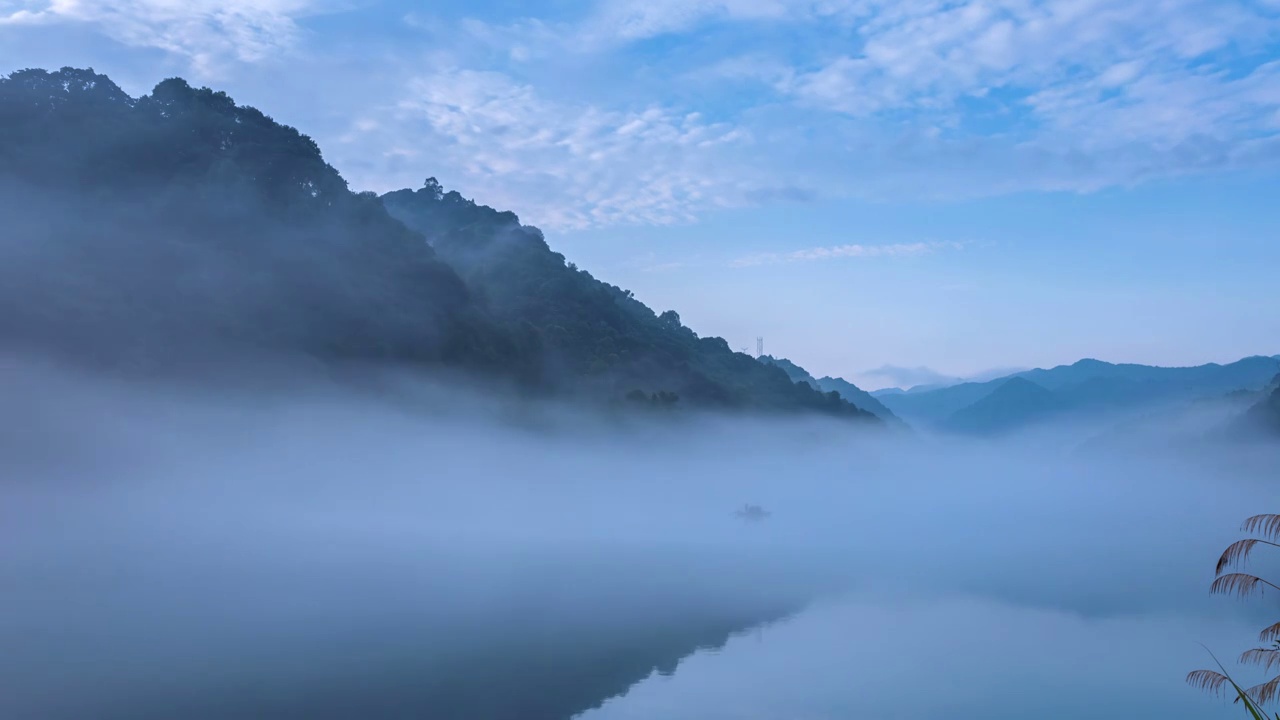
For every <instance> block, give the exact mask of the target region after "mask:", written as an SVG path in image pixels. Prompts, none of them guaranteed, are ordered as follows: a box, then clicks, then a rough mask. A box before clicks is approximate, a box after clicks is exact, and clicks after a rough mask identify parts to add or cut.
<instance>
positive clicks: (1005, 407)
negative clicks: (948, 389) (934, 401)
mask: <svg viewBox="0 0 1280 720" xmlns="http://www.w3.org/2000/svg"><path fill="white" fill-rule="evenodd" d="M996 382H997V383H998V384H997V387H996V388H995V389H994V390H992V391H991V393H990V394H988V395H986V396H985V397H983V398H982V399H981V400H978V401H977V402H975V403H973V404H972V405H968V406H966V407H964V408H962V409H960V410H958V411H956V412H955V413H953V414H952V415H951V417H949V418H947V420H946V422H945V423H944V426H945V427H946V428H947V429H949V430H953V431H956V432H963V433H976V434H993V433H1001V432H1006V431H1009V430H1013V429H1016V428H1020V427H1023V426H1025V425H1027V424H1029V423H1031V422H1034V421H1037V420H1043V419H1046V418H1048V417H1051V416H1052V415H1054V414H1056V413H1059V412H1061V411H1062V410H1064V409H1065V404H1064V403H1063V402H1062V400H1061V399H1060V398H1058V397H1057V396H1056V395H1055V394H1054V393H1052V392H1050V391H1049V390H1046V389H1045V388H1043V387H1041V386H1039V385H1037V384H1036V383H1034V382H1032V381H1030V380H1028V379H1026V378H1023V377H1016V376H1015V377H1012V378H1008V379H1006V380H1004V381H996Z"/></svg>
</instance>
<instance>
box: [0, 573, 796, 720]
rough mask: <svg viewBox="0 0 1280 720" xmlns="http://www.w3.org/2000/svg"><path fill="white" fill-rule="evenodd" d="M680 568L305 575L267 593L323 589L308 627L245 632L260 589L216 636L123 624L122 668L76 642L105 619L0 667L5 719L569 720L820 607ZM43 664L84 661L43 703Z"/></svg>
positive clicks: (164, 623)
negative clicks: (701, 654) (739, 637)
mask: <svg viewBox="0 0 1280 720" xmlns="http://www.w3.org/2000/svg"><path fill="white" fill-rule="evenodd" d="M682 555H683V557H678V556H673V555H672V554H668V553H660V552H643V553H638V552H627V551H618V550H611V551H609V552H593V553H585V552H574V553H573V557H561V558H559V559H555V560H550V559H546V558H544V559H541V560H538V559H534V558H533V557H530V556H526V555H522V554H520V553H511V552H505V551H503V552H501V553H499V554H498V555H496V556H493V557H487V556H486V557H472V558H471V559H470V560H469V561H466V562H462V561H448V562H432V563H429V565H428V566H421V565H417V564H415V565H414V566H413V567H414V569H415V572H420V571H422V570H425V569H427V568H428V567H430V568H431V569H432V570H434V572H430V573H429V574H427V575H426V576H424V577H417V576H416V575H415V576H412V577H410V576H405V575H395V574H392V576H390V577H388V574H387V571H388V570H389V569H391V568H380V567H369V568H365V569H345V568H344V570H343V572H342V574H341V580H340V582H335V579H334V578H331V577H327V576H326V577H322V578H313V577H310V576H308V577H307V579H303V578H301V577H297V576H292V575H291V576H290V578H289V580H288V582H285V583H283V584H279V583H266V585H270V590H271V591H275V592H280V591H284V592H286V593H287V594H290V595H292V594H295V593H298V592H299V591H300V590H302V589H305V588H302V587H301V586H300V585H299V583H300V582H308V583H309V582H314V583H315V587H314V588H310V589H313V590H315V591H316V594H315V596H314V597H313V598H311V599H309V600H304V599H303V598H301V597H300V596H299V597H298V598H297V599H298V600H299V604H298V605H297V608H296V612H294V613H286V614H285V615H281V616H278V617H277V616H273V615H272V614H271V611H270V610H266V611H265V612H263V614H262V615H261V616H257V615H253V614H252V613H251V614H248V615H236V614H235V613H236V612H239V609H241V608H244V607H253V608H255V612H257V610H256V608H258V607H262V608H270V607H271V606H272V605H273V604H274V603H278V600H279V598H278V597H275V596H272V595H271V594H270V593H269V592H265V590H266V588H264V587H256V586H255V587H246V588H237V591H242V592H239V595H238V598H237V602H236V603H232V604H230V605H229V607H228V608H226V610H227V611H228V612H227V613H222V612H216V611H211V612H207V613H204V612H202V613H201V614H200V616H199V617H201V618H202V619H203V620H205V621H207V623H198V622H192V621H191V618H189V617H185V616H183V617H181V618H172V620H173V622H172V623H171V624H170V623H169V622H168V621H170V620H171V618H169V617H168V616H165V615H164V613H163V612H161V613H158V614H159V615H161V616H163V617H160V618H159V619H157V621H156V622H157V624H155V625H146V626H144V627H141V628H139V627H134V628H133V629H132V634H133V635H134V638H133V640H134V642H132V643H127V642H125V641H124V640H123V637H122V636H123V635H124V634H126V632H127V631H126V630H125V629H123V628H117V627H116V626H114V625H108V626H105V627H103V628H102V629H101V630H100V631H98V632H93V633H89V635H92V636H93V637H103V638H108V639H110V645H111V647H110V649H109V652H111V653H113V654H114V656H115V660H116V662H114V663H107V661H108V660H110V659H111V658H110V657H108V655H106V654H105V652H104V649H103V648H101V647H85V645H86V644H87V643H90V642H92V639H91V638H90V637H89V635H86V634H85V633H84V631H82V630H81V629H80V625H79V623H80V622H81V621H83V620H90V619H91V620H92V621H93V622H95V623H96V622H99V621H102V620H104V619H107V618H109V617H112V616H111V615H110V613H111V612H112V611H111V609H110V608H109V607H108V608H107V609H106V610H97V611H92V612H90V613H88V615H87V616H86V618H78V619H77V624H76V625H75V626H73V627H71V628H70V630H69V633H67V634H65V635H64V636H60V637H58V638H54V639H48V638H43V639H42V638H39V637H36V636H32V637H31V643H40V644H39V645H27V646H25V648H22V649H23V650H24V652H23V654H22V655H20V656H11V657H12V658H14V659H15V660H16V658H17V657H23V658H24V660H23V662H24V663H25V665H23V666H19V665H16V664H14V662H8V663H6V662H0V669H4V670H5V671H6V679H7V680H8V681H9V682H13V681H14V680H15V679H25V680H28V682H24V683H23V684H22V685H23V686H22V688H20V689H18V690H15V689H14V688H15V686H12V685H11V686H7V687H6V693H5V694H4V696H2V697H0V716H2V717H5V718H37V717H38V718H42V719H45V720H64V719H65V720H76V719H78V718H86V717H93V718H103V719H104V720H172V719H173V718H186V719H190V720H227V719H228V718H307V719H308V720H350V719H351V718H370V719H371V720H383V719H387V720H390V719H392V718H395V719H399V718H433V719H434V718H442V719H454V718H457V719H459V720H470V719H472V718H475V719H476V720H566V719H567V718H570V717H573V716H575V715H576V714H578V713H581V712H584V711H586V710H589V709H591V708H594V707H597V706H599V705H600V704H601V703H603V702H604V701H605V700H607V699H609V698H611V697H613V696H616V695H619V694H621V693H624V692H625V691H626V690H627V689H628V688H630V687H631V686H632V685H634V684H635V683H637V682H640V681H641V680H643V679H645V678H646V677H649V676H650V675H651V674H653V673H655V672H657V673H664V674H670V673H672V672H674V670H675V669H676V666H677V665H678V664H679V662H680V661H681V660H682V659H683V658H685V657H687V656H688V655H690V654H692V653H694V652H696V651H698V650H701V649H709V648H719V647H721V646H723V644H724V643H725V642H726V641H727V640H728V639H729V638H730V637H731V636H732V635H734V634H736V633H738V632H742V631H746V630H748V629H750V628H753V627H756V626H759V625H761V624H764V623H768V622H772V621H775V620H779V619H781V618H783V617H786V616H789V615H791V614H794V613H795V612H797V611H799V610H800V609H801V608H802V607H803V606H804V605H805V604H806V602H807V600H808V599H809V598H810V597H811V596H812V595H813V594H814V593H816V592H818V591H819V590H820V586H819V585H818V584H817V583H814V582H811V580H812V577H810V578H809V581H806V579H804V578H803V577H800V576H799V575H797V574H789V573H788V572H787V571H785V570H779V569H778V567H776V566H771V565H769V564H768V563H764V562H762V563H747V562H736V563H735V562H730V561H728V560H725V561H715V560H714V559H710V558H706V557H703V558H699V559H697V560H694V559H690V558H689V557H688V555H689V554H688V552H687V551H682ZM375 565H376V563H375ZM215 572H217V570H215ZM304 573H305V570H304ZM286 574H287V573H286ZM769 580H773V581H776V582H769ZM784 586H785V587H784ZM259 601H262V605H261V606H259V605H257V604H256V603H258V602H259ZM66 602H67V606H71V605H74V602H73V601H72V600H70V599H68V600H67V601H66ZM145 602H151V601H150V600H147V601H145ZM183 607H187V606H185V605H184V606H183ZM95 612H104V613H106V615H95V614H94V613H95ZM268 620H271V621H270V622H268ZM161 635H164V637H161ZM17 639H18V640H24V639H26V636H23V637H22V638H17ZM35 648H38V649H39V650H40V651H41V652H44V651H49V652H52V651H54V650H58V651H82V652H77V654H76V655H74V657H76V658H77V662H78V663H79V665H78V675H77V677H76V678H74V679H72V680H70V681H68V682H66V683H65V685H64V686H63V687H65V689H66V691H65V692H63V693H57V695H58V696H57V697H52V696H51V695H50V693H51V692H53V691H52V690H45V691H43V692H41V691H40V690H39V689H38V688H39V684H38V681H45V682H51V681H52V680H53V677H52V676H51V673H50V671H51V670H52V669H53V668H54V667H56V666H57V659H56V658H49V659H46V658H44V657H40V658H33V656H35V655H39V654H40V653H39V652H35ZM179 648H180V650H178V649H179ZM10 649H11V651H12V649H13V648H12V646H11V648H10ZM28 651H30V652H28ZM170 653H174V654H172V655H170ZM65 656H71V655H65ZM27 658H32V659H27ZM28 672H30V673H33V675H32V677H33V678H36V679H37V681H32V680H31V678H27V677H25V675H24V674H25V673H28Z"/></svg>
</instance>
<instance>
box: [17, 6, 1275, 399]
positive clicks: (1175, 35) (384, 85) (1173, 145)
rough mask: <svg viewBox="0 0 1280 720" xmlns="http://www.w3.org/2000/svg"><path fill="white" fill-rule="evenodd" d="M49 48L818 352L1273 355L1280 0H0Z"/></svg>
mask: <svg viewBox="0 0 1280 720" xmlns="http://www.w3.org/2000/svg"><path fill="white" fill-rule="evenodd" d="M61 65H76V66H92V67H94V68H95V69H97V70H98V71H100V72H106V73H108V74H109V75H111V76H112V77H113V78H115V79H116V80H117V82H119V83H120V84H121V85H122V86H123V87H124V88H125V89H126V90H128V91H130V92H131V93H134V94H142V93H145V92H146V91H148V90H149V89H150V87H152V86H153V85H154V84H155V83H156V82H158V81H159V80H161V79H163V78H164V77H168V76H172V75H182V76H185V77H187V78H189V79H191V80H192V81H193V82H197V83H200V84H207V85H211V86H214V87H217V88H220V89H225V90H227V91H228V92H229V93H231V94H232V95H233V96H234V97H235V98H236V99H237V100H238V101H239V102H241V103H244V104H250V105H255V106H257V107H260V108H262V109H263V110H264V111H266V112H267V113H268V114H270V115H272V116H274V117H275V118H276V119H278V120H280V121H282V122H286V123H289V124H291V125H295V126H297V127H298V128H300V129H301V130H303V131H304V132H306V133H308V134H310V135H312V136H313V137H314V138H315V139H316V140H317V141H318V142H319V143H320V145H321V147H322V148H323V149H324V151H325V154H326V157H327V158H328V159H329V161H330V162H332V163H333V164H334V165H335V166H336V167H337V168H338V169H339V170H340V171H342V173H343V174H344V175H345V176H346V177H347V179H348V180H349V181H351V184H352V186H353V187H354V188H356V189H372V190H379V191H382V190H389V189H393V188H398V187H404V186H409V187H416V186H418V185H420V184H421V182H422V180H423V179H424V178H425V177H427V176H435V177H438V178H439V179H440V181H441V182H442V183H443V184H444V185H445V186H446V187H449V188H456V189H458V190H459V191H461V192H462V193H463V194H464V195H466V196H468V197H473V198H475V199H476V200H478V201H480V202H483V203H486V204H490V205H494V206H495V207H499V208H503V209H512V210H515V211H516V212H518V213H519V214H520V216H521V218H522V219H523V220H524V221H525V222H528V223H531V224H535V225H538V226H540V227H542V228H543V229H544V230H546V232H547V234H548V239H549V241H550V242H551V244H552V246H553V247H555V248H557V249H558V250H561V251H562V252H564V253H565V254H566V255H567V256H568V257H569V259H571V260H574V261H576V262H577V263H578V264H579V265H580V266H582V267H584V268H587V269H589V270H591V271H592V272H593V273H594V274H596V275H597V276H598V277H600V278H602V279H604V280H607V281H609V282H612V283H614V284H617V285H621V286H623V287H626V288H629V289H632V290H634V291H635V292H636V294H637V296H639V297H640V298H641V299H642V300H644V301H646V302H647V303H649V304H650V305H651V306H653V307H654V308H655V309H656V310H659V311H661V310H664V309H668V308H674V309H676V310H678V311H679V312H680V314H681V316H682V317H683V319H684V320H685V322H686V324H688V325H690V326H691V327H693V328H694V329H695V330H697V331H698V332H699V333H701V334H711V335H721V336H723V337H725V338H726V339H728V340H729V342H730V344H731V345H733V346H734V347H751V348H754V345H755V337H756V336H757V335H763V336H764V337H765V342H766V350H767V351H769V352H772V353H775V354H779V355H784V356H788V357H791V358H793V359H794V360H796V361H797V362H799V363H801V364H802V365H804V366H805V367H807V368H809V369H810V370H811V371H813V372H814V373H815V374H818V375H823V374H834V375H843V376H846V377H849V378H851V379H854V380H855V381H857V382H860V383H862V384H864V385H867V386H870V387H877V386H882V385H889V384H897V383H900V382H911V381H917V380H920V379H923V378H927V377H928V376H929V373H930V372H938V373H942V374H946V375H969V374H973V373H978V372H981V371H983V370H987V369H990V368H1004V367H1031V366H1051V365H1055V364H1060V363H1067V362H1072V361H1074V360H1076V359H1079V358H1081V357H1098V358H1102V359H1107V360H1114V361H1126V362H1144V363H1153V364H1175V365H1185V364H1198V363H1202V362H1210V361H1219V362H1222V361H1230V360H1233V359H1236V358H1238V357H1241V356H1245V355H1250V354H1264V353H1265V354H1274V353H1277V352H1280V312H1277V304H1276V302H1275V301H1276V293H1275V287H1276V275H1277V271H1278V270H1280V243H1277V242H1276V238H1275V234H1276V226H1277V222H1276V221H1277V219H1278V218H1280V211H1278V210H1277V202H1276V198H1277V197H1280V193H1278V192H1277V191H1278V190H1280V0H1128V1H1126V2H1119V1H1118V0H1108V1H1101V0H892V1H891V0H806V1H798V0H597V1H595V2H588V1H586V0H547V1H546V2H518V1H516V0H471V1H469V2H454V1H453V0H442V1H440V2H404V1H402V0H388V1H383V2H378V1H375V0H114V1H112V2H91V1H89V0H0V71H8V70H14V69H18V68H21V67H32V66H42V67H54V66H61ZM920 367H926V368H928V369H929V370H927V371H921V370H910V371H908V370H907V368H913V369H914V368H920ZM877 369H881V370H883V372H878V373H877V372H874V371H875V370H877Z"/></svg>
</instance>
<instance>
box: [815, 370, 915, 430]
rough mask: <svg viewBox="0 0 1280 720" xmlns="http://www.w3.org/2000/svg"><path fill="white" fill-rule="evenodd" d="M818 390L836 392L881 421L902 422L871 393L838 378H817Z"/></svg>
mask: <svg viewBox="0 0 1280 720" xmlns="http://www.w3.org/2000/svg"><path fill="white" fill-rule="evenodd" d="M817 382H818V389H819V390H822V391H823V392H838V393H840V397H842V398H844V399H845V400H848V401H849V402H851V403H853V404H854V405H857V406H858V407H860V408H862V409H863V410H866V411H867V412H869V413H873V414H875V415H876V416H877V417H879V418H880V419H882V420H887V421H891V422H897V423H901V422H902V420H901V419H900V418H899V417H898V416H897V415H894V414H893V411H892V410H890V409H889V408H888V407H887V406H885V404H884V403H882V402H880V401H879V400H877V399H876V398H875V396H873V395H872V394H871V393H869V392H867V391H866V390H863V389H862V388H860V387H858V386H857V385H854V384H853V383H851V382H849V381H848V380H845V379H844V378H838V377H831V376H829V375H828V376H826V377H821V378H818V381H817Z"/></svg>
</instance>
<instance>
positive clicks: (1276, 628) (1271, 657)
mask: <svg viewBox="0 0 1280 720" xmlns="http://www.w3.org/2000/svg"><path fill="white" fill-rule="evenodd" d="M1240 529H1241V530H1242V531H1244V532H1247V533H1250V534H1252V535H1256V536H1259V537H1249V538H1244V539H1243V540H1237V541H1236V542H1234V543H1232V544H1231V545H1230V546H1228V547H1227V549H1226V550H1224V551H1223V553H1222V556H1221V557H1220V558H1218V566H1217V568H1216V570H1215V575H1216V577H1215V579H1214V581H1213V584H1212V585H1210V586H1209V592H1211V593H1213V594H1215V595H1236V596H1238V597H1246V596H1248V595H1252V594H1253V593H1255V592H1257V593H1261V592H1262V591H1263V590H1264V589H1266V588H1272V589H1274V590H1280V585H1276V584H1275V583H1272V582H1269V581H1267V580H1264V579H1262V578H1260V577H1258V576H1257V575H1252V574H1250V573H1245V572H1238V571H1237V572H1227V571H1228V570H1238V569H1240V568H1243V567H1244V564H1245V563H1246V562H1247V561H1248V559H1249V554H1250V553H1252V552H1253V549H1254V548H1255V547H1257V546H1259V545H1269V546H1271V547H1280V515H1254V516H1253V517H1251V518H1249V519H1248V520H1245V521H1244V524H1243V525H1241V526H1240ZM1258 638H1259V640H1261V641H1262V642H1263V643H1266V644H1269V645H1270V647H1259V648H1254V649H1252V650H1246V651H1245V652H1244V653H1242V654H1241V655H1240V662H1241V663H1244V664H1249V665H1261V666H1262V667H1263V669H1264V670H1266V671H1271V670H1273V669H1275V668H1277V667H1280V622H1277V623H1275V624H1273V625H1271V626H1269V627H1267V628H1265V629H1264V630H1263V631H1262V632H1261V633H1260V634H1259V636H1258ZM1219 669H1220V670H1222V672H1218V671H1215V670H1195V671H1192V672H1191V673H1189V674H1188V675H1187V682H1188V683H1189V684H1190V685H1192V686H1193V687H1197V688H1200V689H1201V690H1205V691H1208V692H1213V693H1221V692H1223V691H1224V690H1225V689H1226V688H1227V686H1231V687H1232V688H1234V689H1235V690H1236V691H1237V693H1238V695H1239V697H1237V698H1236V702H1240V701H1241V700H1244V702H1245V705H1246V707H1247V708H1248V709H1249V711H1250V713H1251V714H1253V715H1254V716H1255V717H1260V718H1261V717H1265V716H1261V715H1259V714H1258V712H1259V711H1258V710H1257V708H1256V706H1258V705H1266V704H1268V703H1271V702H1274V701H1275V700H1276V699H1277V697H1278V695H1280V675H1276V676H1275V677H1273V678H1271V679H1270V680H1267V681H1266V682H1263V683H1261V684H1258V685H1255V686H1253V687H1251V688H1248V689H1242V688H1240V686H1238V685H1236V684H1235V681H1233V680H1232V679H1231V677H1230V676H1229V675H1228V674H1227V671H1226V669H1225V668H1223V667H1221V665H1219Z"/></svg>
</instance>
